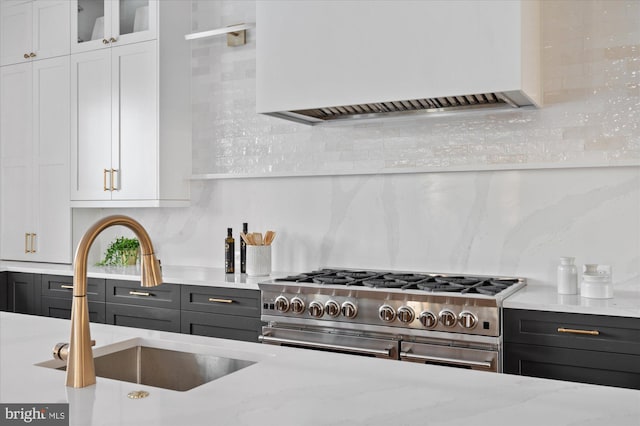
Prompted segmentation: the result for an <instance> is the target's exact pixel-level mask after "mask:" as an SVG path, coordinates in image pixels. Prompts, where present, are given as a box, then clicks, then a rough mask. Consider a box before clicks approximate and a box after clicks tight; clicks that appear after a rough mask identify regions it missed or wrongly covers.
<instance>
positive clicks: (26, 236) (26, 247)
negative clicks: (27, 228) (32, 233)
mask: <svg viewBox="0 0 640 426" xmlns="http://www.w3.org/2000/svg"><path fill="white" fill-rule="evenodd" d="M24 252H25V253H30V250H29V233H27V232H25V233H24Z"/></svg>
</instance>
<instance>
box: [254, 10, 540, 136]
mask: <svg viewBox="0 0 640 426" xmlns="http://www.w3.org/2000/svg"><path fill="white" fill-rule="evenodd" d="M256 19H257V26H256V29H257V39H258V40H259V42H258V45H257V49H256V64H257V68H256V111H257V112H258V113H260V114H266V115H270V116H273V117H279V118H284V119H287V120H292V121H296V122H299V123H306V124H311V125H315V124H321V123H331V122H345V121H347V120H348V119H360V118H367V119H370V118H376V117H387V116H415V117H418V116H419V115H423V116H425V115H426V116H437V115H442V114H443V113H445V114H452V113H455V114H457V113H459V112H461V111H462V112H464V111H474V110H484V109H487V110H488V109H491V110H496V109H505V110H512V109H513V108H520V107H531V106H535V107H539V106H541V105H542V86H541V84H540V82H541V79H540V56H541V31H540V4H539V2H538V1H534V0H510V1H504V0H485V1H476V0H457V1H450V0H429V1H415V0H377V1H374V2H363V1H361V0H341V1H333V0H305V1H300V2H292V1H287V0H261V1H259V2H257V3H256ZM487 22H491V23H492V25H487ZM424 113H427V114H424Z"/></svg>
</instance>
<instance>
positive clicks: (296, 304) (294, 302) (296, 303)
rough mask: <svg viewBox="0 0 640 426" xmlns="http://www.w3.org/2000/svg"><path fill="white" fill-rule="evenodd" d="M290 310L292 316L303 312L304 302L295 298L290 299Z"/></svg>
mask: <svg viewBox="0 0 640 426" xmlns="http://www.w3.org/2000/svg"><path fill="white" fill-rule="evenodd" d="M291 310H292V311H293V313H294V314H301V313H303V312H304V300H302V299H300V298H299V297H298V296H295V297H294V298H292V299H291Z"/></svg>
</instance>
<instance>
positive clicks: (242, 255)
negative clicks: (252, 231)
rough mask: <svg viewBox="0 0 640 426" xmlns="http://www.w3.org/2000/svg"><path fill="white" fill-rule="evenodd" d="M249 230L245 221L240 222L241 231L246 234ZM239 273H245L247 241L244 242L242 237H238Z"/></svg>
mask: <svg viewBox="0 0 640 426" xmlns="http://www.w3.org/2000/svg"><path fill="white" fill-rule="evenodd" d="M248 231H249V228H248V225H247V223H246V222H244V223H243V224H242V232H244V233H245V235H246V234H247V232H248ZM240 273H241V274H246V273H247V243H245V242H244V239H243V238H242V237H241V238H240Z"/></svg>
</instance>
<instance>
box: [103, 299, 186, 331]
mask: <svg viewBox="0 0 640 426" xmlns="http://www.w3.org/2000/svg"><path fill="white" fill-rule="evenodd" d="M106 313H107V320H106V322H107V324H113V325H121V326H124V327H136V328H145V329H148V330H159V331H173V332H176V333H179V332H180V311H179V310H177V309H164V308H150V307H147V306H134V305H119V304H116V303H107V304H106Z"/></svg>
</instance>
